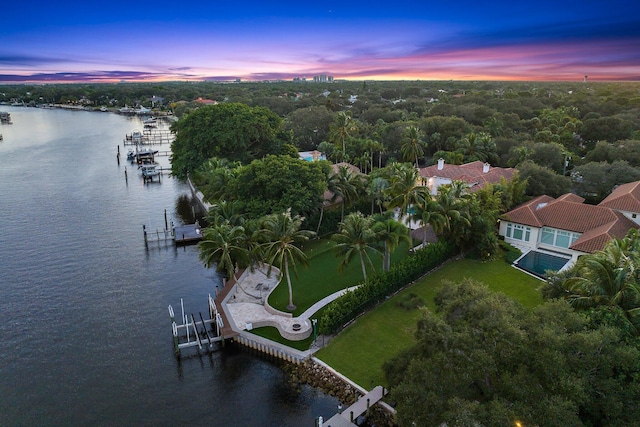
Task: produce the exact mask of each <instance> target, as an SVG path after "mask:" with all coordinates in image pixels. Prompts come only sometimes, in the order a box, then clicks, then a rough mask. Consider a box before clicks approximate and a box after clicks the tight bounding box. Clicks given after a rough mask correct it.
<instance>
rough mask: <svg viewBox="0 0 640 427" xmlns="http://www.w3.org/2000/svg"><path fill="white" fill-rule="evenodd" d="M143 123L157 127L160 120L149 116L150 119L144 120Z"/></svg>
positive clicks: (147, 126) (146, 125)
mask: <svg viewBox="0 0 640 427" xmlns="http://www.w3.org/2000/svg"><path fill="white" fill-rule="evenodd" d="M142 124H143V125H144V127H146V128H152V127H156V126H157V125H158V122H157V121H156V118H155V117H149V118H148V119H145V120H143V121H142Z"/></svg>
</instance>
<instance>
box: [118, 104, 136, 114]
mask: <svg viewBox="0 0 640 427" xmlns="http://www.w3.org/2000/svg"><path fill="white" fill-rule="evenodd" d="M135 111H136V110H134V109H133V108H131V107H127V106H126V105H125V106H124V107H122V108H120V109H118V112H119V113H120V114H133V113H135Z"/></svg>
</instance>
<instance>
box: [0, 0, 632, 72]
mask: <svg viewBox="0 0 640 427" xmlns="http://www.w3.org/2000/svg"><path fill="white" fill-rule="evenodd" d="M200 3H201V2H199V1H195V2H193V1H192V2H180V1H175V0H174V1H171V2H168V1H165V0H160V1H155V2H154V1H126V2H125V1H121V0H111V1H101V2H94V1H91V0H88V1H85V2H77V1H68V0H60V1H52V0H49V1H40V0H37V1H30V0H23V1H17V0H16V1H9V2H6V3H5V4H4V5H3V8H2V11H1V12H0V14H1V16H2V18H3V19H1V20H0V82H2V83H20V82H82V81H95V82H97V81H101V82H117V81H123V80H124V81H161V80H233V79H236V78H241V79H242V80H272V79H284V80H291V79H292V78H294V77H301V78H302V77H306V78H307V79H311V78H313V76H314V75H319V74H327V75H332V76H334V77H335V78H336V79H351V80H362V79H368V80H383V79H384V80H409V79H411V80H416V79H421V80H451V79H453V80H574V81H575V80H582V79H583V77H584V76H585V75H588V76H589V80H636V81H640V1H639V0H582V1H577V0H555V1H549V0H542V1H537V2H525V1H518V0H512V1H491V2H478V1H467V0H458V1H440V2H435V1H432V0H422V1H406V0H397V1H385V2H378V1H375V0H374V1H371V0H369V1H360V0H353V1H345V0H343V1H341V2H335V1H332V0H327V1H314V2H300V1H296V2H291V1H280V2H278V1H276V2H266V1H244V2H242V1H240V2H232V1H226V2H220V1H208V2H206V3H204V2H202V4H200ZM383 4H384V5H383Z"/></svg>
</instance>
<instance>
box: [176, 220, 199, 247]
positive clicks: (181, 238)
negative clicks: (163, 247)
mask: <svg viewBox="0 0 640 427" xmlns="http://www.w3.org/2000/svg"><path fill="white" fill-rule="evenodd" d="M200 240H202V228H201V227H200V224H198V222H197V221H196V223H195V224H187V225H176V226H175V227H173V241H174V242H175V243H176V244H177V245H178V244H187V243H193V242H198V241H200Z"/></svg>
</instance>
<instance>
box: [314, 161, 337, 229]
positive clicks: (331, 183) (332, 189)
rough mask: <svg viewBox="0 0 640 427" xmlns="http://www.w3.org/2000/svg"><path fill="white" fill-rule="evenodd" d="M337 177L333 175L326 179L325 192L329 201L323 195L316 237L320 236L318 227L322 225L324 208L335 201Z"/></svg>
mask: <svg viewBox="0 0 640 427" xmlns="http://www.w3.org/2000/svg"><path fill="white" fill-rule="evenodd" d="M338 182H339V179H338V175H337V174H335V173H331V174H329V176H328V177H327V192H328V193H329V194H331V198H330V199H325V197H327V196H326V195H323V198H322V203H321V204H320V219H319V220H318V227H317V228H316V236H317V235H319V234H320V226H321V225H322V219H323V218H324V207H325V204H327V203H333V202H335V201H336V197H337V195H336V194H337V192H338V191H339V188H338Z"/></svg>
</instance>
